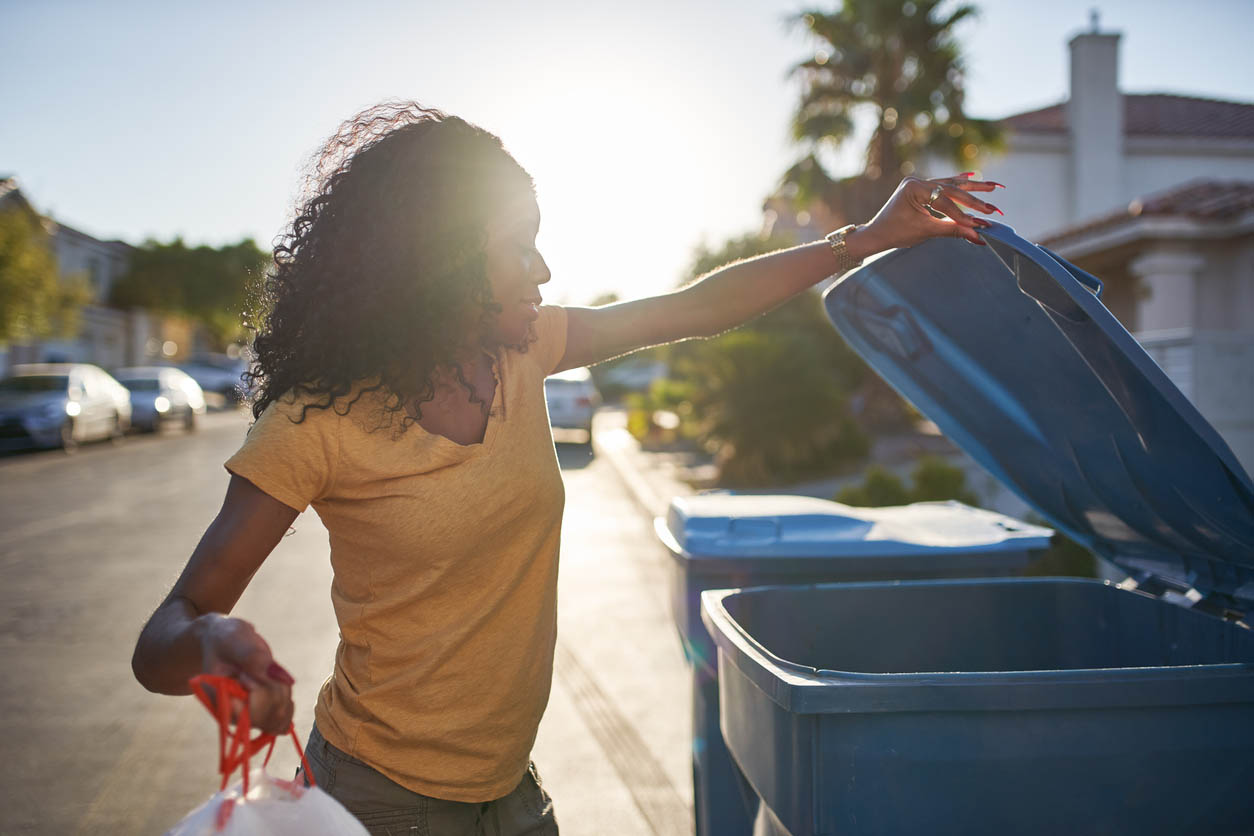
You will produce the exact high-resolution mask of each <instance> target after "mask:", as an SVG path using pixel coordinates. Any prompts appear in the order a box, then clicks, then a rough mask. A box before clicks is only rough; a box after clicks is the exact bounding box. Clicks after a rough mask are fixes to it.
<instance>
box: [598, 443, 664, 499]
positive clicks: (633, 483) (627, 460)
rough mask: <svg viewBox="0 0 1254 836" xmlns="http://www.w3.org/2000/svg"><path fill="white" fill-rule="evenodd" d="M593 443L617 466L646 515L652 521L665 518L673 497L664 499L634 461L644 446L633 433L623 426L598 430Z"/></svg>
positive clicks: (600, 452)
mask: <svg viewBox="0 0 1254 836" xmlns="http://www.w3.org/2000/svg"><path fill="white" fill-rule="evenodd" d="M592 444H593V447H594V449H595V450H596V452H597V453H598V454H600V455H601V456H603V457H604V458H605V459H606V460H608V461H609V463H610V464H611V465H612V466H613V467H614V470H615V472H617V473H618V477H619V479H621V480H622V483H623V485H624V486H625V487H626V488H627V492H628V493H629V494H631V498H632V499H633V500H634V501H635V503H636V504H637V505H638V506H640V509H641V510H642V511H644V512H645V514H646V515H648V516H649V517H650V518H653V517H659V516H663V515H665V513H666V509H667V507H668V506H669V504H670V498H669V497H667V498H663V497H662V496H660V495H659V494H658V492H657V491H655V490H654V489H653V487H652V486H651V485H650V484H649V482H648V480H647V479H646V478H645V477H644V474H643V473H641V472H640V469H639V468H637V467H636V465H635V463H634V462H633V461H632V460H631V459H632V454H633V453H636V452H638V451H639V449H640V443H639V442H638V441H636V439H635V437H634V436H632V434H631V433H629V432H627V430H625V429H622V428H621V427H616V428H614V429H609V430H599V431H595V432H594V433H593V435H592Z"/></svg>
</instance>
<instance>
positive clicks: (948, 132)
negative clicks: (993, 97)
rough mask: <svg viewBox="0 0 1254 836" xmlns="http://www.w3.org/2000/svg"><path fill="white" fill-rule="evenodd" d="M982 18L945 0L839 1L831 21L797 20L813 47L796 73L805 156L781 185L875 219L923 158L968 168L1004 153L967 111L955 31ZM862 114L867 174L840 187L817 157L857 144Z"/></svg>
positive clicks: (824, 14)
mask: <svg viewBox="0 0 1254 836" xmlns="http://www.w3.org/2000/svg"><path fill="white" fill-rule="evenodd" d="M976 13H977V11H976V8H975V6H973V5H970V4H965V3H963V4H960V5H957V6H954V5H952V4H950V3H949V2H948V1H947V0H900V1H899V0H842V2H840V3H839V5H837V7H836V8H835V9H834V10H833V11H822V10H819V9H810V10H807V11H803V12H801V13H799V14H798V15H797V16H796V17H795V18H794V19H793V21H794V23H796V24H798V25H800V26H802V27H803V28H804V29H805V31H806V32H807V34H809V35H810V36H811V38H812V41H813V42H814V43H815V50H814V54H813V55H812V56H811V57H810V58H808V59H806V60H805V61H802V62H800V63H799V64H797V65H796V67H794V69H793V74H794V75H795V76H796V77H797V78H799V79H800V81H801V100H800V102H799V103H798V106H797V111H796V113H795V114H794V116H793V124H792V133H793V137H794V139H795V140H796V141H797V142H798V143H799V144H800V145H801V146H802V148H803V149H804V151H805V152H806V153H805V156H804V157H803V158H802V159H801V160H800V161H799V162H798V163H796V164H795V165H794V166H793V167H792V168H791V169H789V171H788V172H787V173H786V174H785V177H784V179H785V182H786V183H789V184H791V185H792V186H793V187H794V189H795V190H796V193H797V195H798V197H799V198H800V199H801V200H802V201H809V200H812V199H819V200H822V201H824V202H826V203H827V204H828V205H829V206H830V207H831V208H833V209H835V210H837V211H839V212H841V213H842V214H844V215H845V216H846V217H854V218H859V219H861V218H865V217H869V216H870V213H872V212H874V211H875V210H876V209H878V208H879V206H880V205H881V204H882V203H883V202H884V200H886V199H887V197H888V195H890V194H891V193H892V191H893V189H894V188H895V187H896V185H897V182H898V180H899V179H900V178H901V177H902V176H903V175H909V174H912V173H913V172H914V171H915V167H916V163H917V162H918V160H919V158H920V157H921V156H923V155H924V154H935V155H937V156H938V157H940V158H943V159H946V160H949V161H952V162H953V163H954V164H955V165H957V166H967V165H970V164H971V163H972V161H974V160H975V158H976V157H977V156H978V155H979V153H980V151H981V150H982V149H985V148H996V147H999V146H1000V145H1001V142H1002V135H1001V131H1000V128H999V127H998V125H997V124H996V123H994V122H990V121H987V120H981V119H972V118H970V117H969V116H967V114H966V112H965V110H964V99H965V91H964V82H965V76H966V63H965V61H964V59H963V56H962V49H961V47H960V45H959V43H958V41H957V39H956V36H955V29H956V27H957V26H958V24H959V23H961V22H962V21H964V20H967V19H970V18H972V17H973V16H975V15H976ZM859 112H866V113H868V114H869V115H870V116H871V118H872V119H873V120H874V126H875V127H874V128H873V130H872V133H871V138H870V140H869V142H868V144H867V147H866V166H865V169H864V171H863V173H862V175H860V176H859V177H856V178H849V179H847V180H844V181H836V180H834V179H833V178H832V177H831V176H830V175H829V174H828V173H827V171H826V169H825V168H824V166H823V164H822V163H821V161H820V156H821V154H822V152H823V151H825V150H830V149H833V148H835V147H837V146H839V145H841V144H843V143H844V142H846V141H848V140H849V139H850V138H851V137H852V135H853V132H854V126H855V119H854V117H855V114H857V113H859Z"/></svg>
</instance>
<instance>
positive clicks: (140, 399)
mask: <svg viewBox="0 0 1254 836" xmlns="http://www.w3.org/2000/svg"><path fill="white" fill-rule="evenodd" d="M113 376H114V377H116V378H117V379H118V382H119V383H121V384H122V385H123V386H125V387H126V388H127V389H128V390H129V391H130V393H131V426H132V427H135V428H136V429H139V430H143V431H144V432H156V431H157V430H159V429H161V427H162V425H165V424H172V423H175V422H177V423H179V424H181V425H182V427H183V429H185V430H188V431H191V430H194V429H196V421H197V417H198V416H200V415H204V414H205V394H204V392H203V391H201V388H200V384H198V383H197V382H196V381H195V380H193V379H192V377H191V375H189V374H187V373H186V372H184V371H182V370H181V369H176V368H174V367H173V366H134V367H131V368H126V369H117V370H115V371H114V372H113Z"/></svg>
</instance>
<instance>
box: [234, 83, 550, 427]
mask: <svg viewBox="0 0 1254 836" xmlns="http://www.w3.org/2000/svg"><path fill="white" fill-rule="evenodd" d="M520 189H528V190H530V191H531V193H532V194H534V190H535V185H534V183H533V182H532V179H531V176H530V175H529V174H528V173H527V172H526V171H525V170H524V169H523V168H522V166H520V165H519V164H518V163H517V162H516V161H515V160H514V158H513V157H512V156H510V154H509V153H508V152H507V151H506V150H505V148H504V146H503V145H502V144H501V141H500V139H498V138H497V137H496V136H494V135H493V134H491V133H489V132H487V131H485V130H483V129H482V128H480V127H477V126H475V125H472V124H470V123H468V122H466V121H464V120H462V119H459V118H458V117H456V116H451V115H448V114H446V113H443V112H441V111H439V110H434V109H430V108H425V107H423V106H421V105H419V104H417V103H416V102H385V103H383V104H379V105H376V106H374V107H371V108H368V109H367V110H364V111H362V112H361V113H358V114H357V115H356V116H353V117H352V118H351V119H349V120H348V121H346V122H344V123H343V124H342V125H341V126H340V128H339V130H338V131H337V132H336V133H335V134H334V135H333V136H332V137H331V138H330V139H329V140H328V141H327V142H326V144H325V145H324V146H323V147H322V149H321V150H320V151H319V153H318V154H317V155H316V156H315V157H314V159H313V163H312V167H311V169H310V172H309V174H308V175H307V178H306V186H305V194H306V195H307V197H305V198H302V200H301V202H300V203H299V205H298V209H297V212H296V218H295V220H293V222H292V225H291V230H290V232H287V233H286V234H284V235H282V236H280V237H279V238H278V239H277V240H276V242H275V246H274V266H273V268H272V269H271V270H270V271H269V272H268V273H267V274H266V276H265V277H264V280H263V282H262V285H261V287H260V289H259V295H258V298H256V299H255V300H254V304H253V306H252V307H253V310H254V311H263V312H264V313H262V314H261V315H260V316H259V317H258V316H254V317H253V321H252V322H249V323H248V324H249V325H250V327H252V328H253V329H254V330H255V331H256V332H257V334H256V337H255V339H254V351H255V354H256V362H255V364H254V368H253V370H252V371H250V372H249V374H248V375H247V377H248V382H249V388H250V389H251V390H252V391H253V392H254V395H253V402H252V412H253V416H254V417H255V418H256V417H260V416H261V413H262V412H263V411H265V409H266V407H267V406H269V405H270V404H271V403H273V402H274V401H276V400H278V399H279V398H280V397H282V396H283V395H284V394H285V393H288V392H296V393H298V394H300V395H302V396H305V397H302V402H303V408H302V411H301V419H303V418H304V416H305V414H306V412H307V410H308V409H310V408H320V409H326V408H329V407H332V406H333V405H335V408H336V411H337V412H340V413H341V414H347V413H348V411H349V410H350V409H351V408H352V405H353V404H355V403H356V402H357V401H358V400H359V399H360V398H361V397H362V395H363V394H366V393H370V392H379V393H381V394H382V395H383V398H382V399H381V400H382V402H383V404H384V406H383V408H384V410H385V412H386V413H387V415H386V416H385V418H386V420H385V423H387V424H391V423H392V421H391V418H392V417H393V414H394V413H397V412H402V411H403V410H404V409H405V405H406V404H409V403H412V404H415V405H417V406H418V407H419V409H420V405H421V404H422V403H425V402H426V401H429V400H431V399H432V397H434V394H435V382H434V380H433V374H434V373H435V372H436V370H437V369H441V368H444V369H451V370H452V371H453V374H454V375H455V376H456V378H457V380H458V381H459V382H460V383H461V385H463V386H465V387H466V388H467V389H468V390H469V389H470V387H469V386H468V385H467V383H466V380H465V378H464V376H463V375H462V373H461V371H460V368H459V366H458V364H457V352H458V350H459V349H464V346H465V342H466V337H467V331H466V329H467V323H468V322H473V319H470V318H469V317H473V316H474V315H475V313H476V312H478V319H479V324H480V326H481V327H482V329H483V333H487V332H488V331H489V330H490V326H491V323H492V321H493V319H494V318H495V316H496V314H497V313H498V312H499V311H500V307H499V306H498V305H496V303H495V302H494V301H493V299H492V292H491V289H490V287H489V285H488V279H487V275H486V255H485V249H484V247H485V243H486V231H485V228H486V223H487V220H488V218H489V217H490V213H491V210H492V208H493V207H494V206H496V205H499V204H500V203H501V202H502V201H504V200H506V199H508V198H509V197H511V196H516V195H517V194H518V193H519V190H520ZM257 319H260V322H259V323H256V320H257ZM254 323H256V324H254ZM350 393H353V397H352V398H351V399H349V398H348V397H347V396H349V395H350ZM471 396H472V398H473V397H474V393H473V391H472V392H471ZM339 404H343V406H342V407H341V406H339ZM419 414H421V413H419ZM414 421H415V419H414V418H413V416H411V415H409V414H408V413H407V412H404V413H403V414H402V415H401V421H400V422H399V431H400V432H403V431H404V429H405V428H406V427H408V426H409V425H410V424H412V423H414Z"/></svg>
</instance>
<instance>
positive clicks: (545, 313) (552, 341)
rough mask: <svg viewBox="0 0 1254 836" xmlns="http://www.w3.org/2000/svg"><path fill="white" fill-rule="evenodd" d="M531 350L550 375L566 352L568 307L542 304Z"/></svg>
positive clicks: (546, 373) (545, 371)
mask: <svg viewBox="0 0 1254 836" xmlns="http://www.w3.org/2000/svg"><path fill="white" fill-rule="evenodd" d="M530 350H531V351H534V352H535V355H536V358H537V360H538V361H539V363H540V365H541V366H542V367H543V369H544V373H545V375H550V374H552V373H553V370H554V369H556V368H557V364H558V363H560V362H561V361H562V356H563V355H565V354H566V309H565V308H563V307H562V306H561V305H541V306H540V318H539V319H537V320H536V341H535V343H534V344H532V346H531V348H530Z"/></svg>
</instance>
